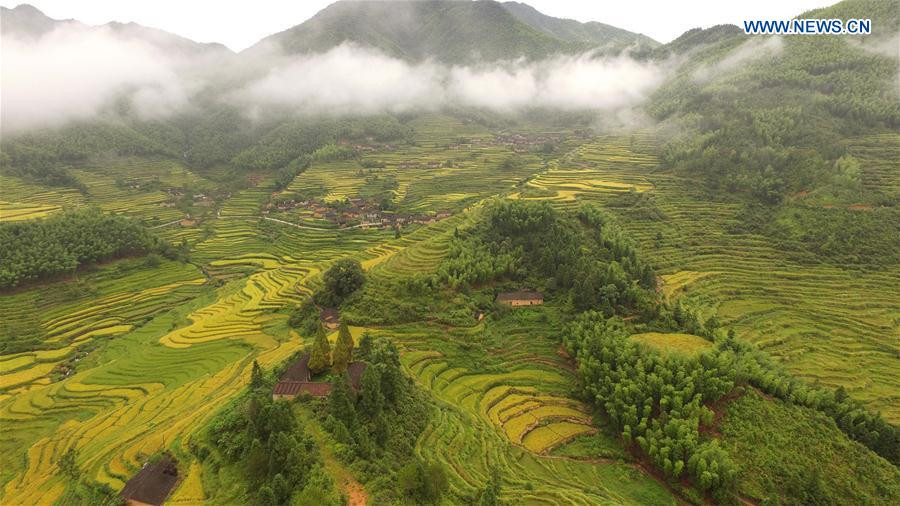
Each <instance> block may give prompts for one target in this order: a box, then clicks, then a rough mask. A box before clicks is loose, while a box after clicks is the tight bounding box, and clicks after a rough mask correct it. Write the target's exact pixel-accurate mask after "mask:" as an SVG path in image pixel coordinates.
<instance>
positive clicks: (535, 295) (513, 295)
mask: <svg viewBox="0 0 900 506" xmlns="http://www.w3.org/2000/svg"><path fill="white" fill-rule="evenodd" d="M497 300H499V301H504V300H544V294H542V293H541V292H502V293H500V294H498V295H497Z"/></svg>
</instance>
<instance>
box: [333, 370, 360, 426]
mask: <svg viewBox="0 0 900 506" xmlns="http://www.w3.org/2000/svg"><path fill="white" fill-rule="evenodd" d="M354 401H355V399H354V398H353V390H352V389H351V388H350V377H349V376H348V375H347V373H346V372H345V373H344V374H341V375H340V376H338V377H337V378H336V379H335V380H334V383H332V388H331V395H329V396H328V405H329V410H330V411H331V414H332V415H333V416H334V417H335V418H336V419H337V420H340V421H341V422H343V423H344V425H346V426H347V428H348V429H350V432H351V433H352V432H353V431H354V429H355V428H356V405H355V402H354Z"/></svg>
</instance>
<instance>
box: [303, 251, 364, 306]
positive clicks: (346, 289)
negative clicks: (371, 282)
mask: <svg viewBox="0 0 900 506" xmlns="http://www.w3.org/2000/svg"><path fill="white" fill-rule="evenodd" d="M322 278H323V281H324V286H323V287H322V289H321V290H319V291H317V292H316V294H315V295H314V296H313V299H314V300H315V302H316V303H317V304H320V305H322V306H325V307H338V306H340V305H341V303H342V302H344V299H346V298H347V297H349V296H350V295H351V294H353V293H354V292H355V291H357V290H359V288H360V287H362V285H363V283H365V282H366V274H365V272H363V269H362V265H360V263H359V261H358V260H354V259H352V258H344V259H341V260H338V261H337V262H335V263H334V264H332V266H331V267H329V268H328V270H327V271H325V274H324V275H323V277H322Z"/></svg>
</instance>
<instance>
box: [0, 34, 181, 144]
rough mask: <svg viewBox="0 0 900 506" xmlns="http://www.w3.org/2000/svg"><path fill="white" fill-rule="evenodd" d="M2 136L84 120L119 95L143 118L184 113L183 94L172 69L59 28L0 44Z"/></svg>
mask: <svg viewBox="0 0 900 506" xmlns="http://www.w3.org/2000/svg"><path fill="white" fill-rule="evenodd" d="M0 58H2V61H0V63H2V69H3V70H2V76H0V88H2V102H0V121H2V126H3V130H4V131H15V130H23V129H30V128H36V127H45V126H57V125H60V124H62V123H65V122H67V121H71V120H79V119H87V118H90V117H92V116H94V115H96V114H97V113H98V112H100V111H101V109H103V108H104V107H106V106H108V105H109V103H110V101H111V100H114V99H115V98H117V97H119V96H121V94H123V93H127V94H130V95H131V96H132V98H133V105H134V107H135V109H136V111H137V112H138V114H141V115H142V116H144V117H153V116H157V115H160V114H167V113H170V112H171V111H173V110H175V109H178V108H180V107H183V106H185V105H186V104H187V102H188V101H189V98H190V90H189V89H188V88H187V87H186V83H185V81H184V80H183V79H182V78H181V77H179V75H178V73H177V68H176V62H174V61H173V60H172V59H171V58H169V57H167V56H166V55H165V54H163V52H162V51H161V50H160V49H159V48H156V47H154V46H151V45H150V44H147V43H144V42H141V41H137V40H130V39H127V38H123V37H121V36H119V35H118V34H117V33H115V32H114V31H113V30H111V29H110V28H107V27H88V26H85V25H81V24H78V23H70V24H66V25H63V26H60V27H58V28H56V29H54V30H53V31H51V32H49V33H47V34H45V35H44V36H42V37H40V38H38V39H37V40H26V39H20V38H17V37H15V36H7V35H5V34H4V35H3V37H2V56H0Z"/></svg>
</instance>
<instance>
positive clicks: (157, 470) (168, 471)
mask: <svg viewBox="0 0 900 506" xmlns="http://www.w3.org/2000/svg"><path fill="white" fill-rule="evenodd" d="M177 482H178V467H177V465H176V462H175V459H173V458H172V457H171V456H164V457H162V458H160V459H159V460H157V461H156V462H153V463H150V464H145V465H144V467H143V468H142V469H141V470H140V471H139V472H138V474H136V475H135V476H134V477H133V478H131V479H130V480H128V483H126V484H125V488H123V489H122V491H121V492H119V497H121V498H123V499H126V500H134V501H139V502H142V503H146V504H157V505H158V504H162V503H163V502H164V501H165V500H166V497H168V496H169V492H171V491H172V488H174V487H175V483H177Z"/></svg>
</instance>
